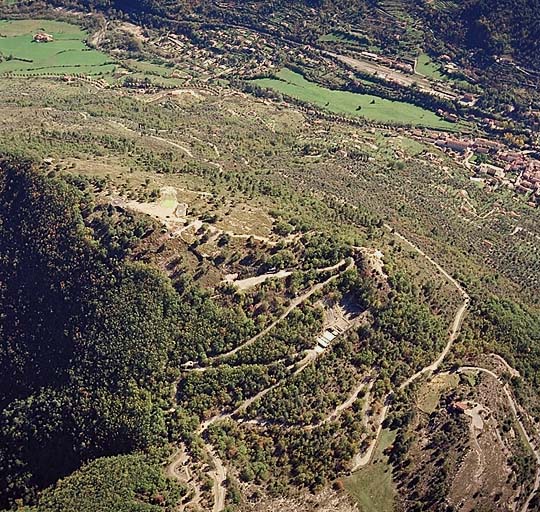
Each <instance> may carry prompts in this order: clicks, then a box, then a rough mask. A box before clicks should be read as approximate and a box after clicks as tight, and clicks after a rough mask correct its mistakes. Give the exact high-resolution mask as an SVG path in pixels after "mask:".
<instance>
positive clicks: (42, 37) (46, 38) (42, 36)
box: [33, 32, 54, 43]
mask: <svg viewBox="0 0 540 512" xmlns="http://www.w3.org/2000/svg"><path fill="white" fill-rule="evenodd" d="M33 41H35V42H36V43H51V42H52V41H54V37H53V36H51V35H50V34H47V33H45V32H38V33H37V34H35V35H34V38H33Z"/></svg>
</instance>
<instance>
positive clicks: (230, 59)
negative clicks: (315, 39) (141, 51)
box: [155, 28, 294, 78]
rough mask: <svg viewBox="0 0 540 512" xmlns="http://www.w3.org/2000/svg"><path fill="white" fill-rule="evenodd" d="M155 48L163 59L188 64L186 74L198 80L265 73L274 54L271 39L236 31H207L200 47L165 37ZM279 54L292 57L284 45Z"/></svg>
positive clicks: (173, 36)
mask: <svg viewBox="0 0 540 512" xmlns="http://www.w3.org/2000/svg"><path fill="white" fill-rule="evenodd" d="M155 44H156V46H157V47H158V48H159V49H160V51H161V53H162V54H164V56H166V57H167V58H170V59H176V60H177V61H178V62H183V63H189V65H188V67H189V70H190V74H193V73H192V72H193V71H195V73H196V74H197V75H198V77H199V78H202V77H205V76H212V77H214V78H215V77H217V76H223V75H227V74H229V73H231V72H233V71H234V75H235V76H252V75H256V74H260V73H264V72H268V71H269V70H271V69H272V68H273V61H274V58H275V56H276V54H277V52H278V48H277V46H276V44H275V42H273V41H272V39H271V38H267V37H265V36H264V35H262V34H258V33H254V32H250V31H249V30H246V29H240V28H238V29H229V30H221V29H217V28H216V29H214V28H208V29H207V30H205V33H204V44H200V42H199V43H197V42H194V41H192V40H191V39H190V38H189V37H187V36H185V35H183V34H167V35H165V36H163V37H161V38H160V39H158V40H157V41H156V42H155ZM279 51H280V52H283V54H291V55H292V54H294V51H293V48H292V47H290V46H288V45H287V44H284V45H282V46H280V47H279Z"/></svg>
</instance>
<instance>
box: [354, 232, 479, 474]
mask: <svg viewBox="0 0 540 512" xmlns="http://www.w3.org/2000/svg"><path fill="white" fill-rule="evenodd" d="M384 227H385V228H386V229H387V230H388V231H390V232H393V234H394V235H395V236H396V238H399V239H400V240H401V241H402V242H404V243H405V244H406V245H408V246H409V247H411V248H412V249H414V250H415V251H416V252H417V253H418V254H420V255H421V256H422V257H423V258H425V259H426V260H427V261H429V262H430V263H431V264H432V265H433V266H434V267H435V268H436V269H437V270H438V271H439V272H440V273H441V274H442V275H443V276H444V277H445V278H446V279H447V280H448V281H449V282H450V283H452V284H453V285H454V286H455V287H456V289H457V290H458V292H459V294H460V295H461V296H462V298H463V304H462V305H461V307H460V308H459V309H458V311H457V312H456V315H455V317H454V322H453V324H452V328H451V330H450V334H449V336H448V342H447V343H446V346H445V347H444V349H443V351H442V352H441V354H440V355H439V357H438V358H437V359H436V360H435V361H433V363H431V364H430V365H428V366H426V367H425V368H422V369H421V370H420V371H418V372H416V373H415V374H414V375H412V376H411V377H409V378H408V379H407V380H406V381H405V382H403V383H402V384H401V385H400V386H399V389H400V390H403V389H405V388H407V387H408V386H410V385H411V384H412V383H413V382H415V381H416V380H418V379H419V378H420V377H421V376H422V375H424V374H426V373H433V372H435V371H436V370H438V369H439V367H440V366H441V364H442V363H443V361H444V359H445V358H446V356H447V355H448V352H449V351H450V349H451V348H452V345H453V343H454V341H455V340H456V338H457V337H458V335H459V332H460V330H461V326H462V324H463V319H464V317H465V313H466V312H467V308H468V307H469V303H470V300H471V299H470V297H469V294H468V293H467V292H466V291H465V290H464V289H463V287H462V286H461V285H460V284H459V283H458V282H457V281H456V279H454V278H453V277H452V276H451V275H450V274H449V273H448V272H446V270H444V269H443V268H442V267H441V266H440V265H439V264H438V263H437V262H436V261H435V260H434V259H433V258H431V256H428V255H427V254H426V253H425V252H424V251H423V250H422V249H420V248H419V247H418V246H417V245H416V244H414V243H413V242H411V241H410V240H409V239H408V238H406V237H405V236H403V235H402V234H401V233H398V232H397V231H395V230H393V228H392V226H390V225H388V224H385V225H384ZM392 394H393V392H392V391H391V392H390V393H388V395H386V398H385V400H384V406H383V408H382V409H381V413H380V415H379V419H378V422H377V423H378V426H377V431H376V433H375V437H374V439H373V441H372V442H371V444H370V446H369V448H368V449H367V451H366V453H365V454H364V455H360V454H357V455H355V457H354V458H353V461H352V471H353V472H354V471H356V470H358V469H360V468H361V467H363V466H365V465H366V464H368V463H369V462H370V460H371V457H372V455H373V452H374V450H375V447H376V446H377V443H378V441H379V436H380V435H381V432H382V426H383V423H384V420H385V419H386V416H387V414H388V410H389V408H390V398H391V396H392Z"/></svg>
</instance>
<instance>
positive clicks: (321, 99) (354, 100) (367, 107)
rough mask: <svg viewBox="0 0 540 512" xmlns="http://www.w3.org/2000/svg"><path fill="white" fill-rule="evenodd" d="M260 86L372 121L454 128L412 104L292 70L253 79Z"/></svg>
mask: <svg viewBox="0 0 540 512" xmlns="http://www.w3.org/2000/svg"><path fill="white" fill-rule="evenodd" d="M254 82H255V83H257V84H258V85H259V86H261V87H267V88H269V89H274V90H276V91H279V92H281V93H282V94H286V95H288V96H291V97H293V98H297V99H299V100H302V101H307V102H309V103H313V104H315V105H317V106H319V107H322V108H325V109H326V110H329V111H331V112H335V113H337V114H350V115H354V116H362V117H365V118H367V119H371V120H373V121H380V122H383V123H384V122H396V123H403V124H412V125H417V126H426V127H430V128H441V129H453V125H452V124H451V123H449V122H447V121H445V120H443V119H441V118H440V117H439V116H438V115H437V114H435V113H434V112H431V111H429V110H426V109H424V108H421V107H417V106H416V105H412V104H410V103H405V102H400V101H391V100H387V99H383V98H380V97H378V96H372V95H370V94H357V93H353V92H348V91H337V90H332V89H327V88H325V87H322V86H321V85H318V84H316V83H314V82H310V81H308V80H306V79H305V78H304V77H303V76H302V75H301V74H299V73H295V72H294V71H292V70H290V69H287V68H285V69H282V70H281V71H279V73H278V74H277V77H276V78H262V79H257V80H254Z"/></svg>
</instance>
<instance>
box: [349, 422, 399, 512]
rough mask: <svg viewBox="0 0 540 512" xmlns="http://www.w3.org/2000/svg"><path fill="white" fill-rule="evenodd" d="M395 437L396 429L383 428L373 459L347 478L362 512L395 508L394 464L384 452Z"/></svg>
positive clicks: (380, 511)
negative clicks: (392, 464)
mask: <svg viewBox="0 0 540 512" xmlns="http://www.w3.org/2000/svg"><path fill="white" fill-rule="evenodd" d="M395 438H396V431H395V430H394V431H390V430H387V429H385V430H383V431H382V434H381V437H380V441H379V444H378V445H377V448H376V451H375V454H374V456H373V461H372V462H370V463H369V464H368V465H367V466H366V467H365V468H362V469H360V470H359V471H357V472H356V473H354V474H353V475H352V476H351V477H350V478H348V479H346V480H345V487H346V489H347V490H348V491H349V493H350V494H351V495H352V496H353V498H354V499H355V500H356V502H357V503H358V506H359V508H360V510H361V512H392V510H394V496H395V493H396V489H395V484H394V482H393V480H392V466H391V465H390V463H389V460H388V456H387V455H386V454H385V453H384V452H385V450H386V449H387V448H388V447H390V446H391V445H392V443H393V442H394V440H395Z"/></svg>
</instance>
